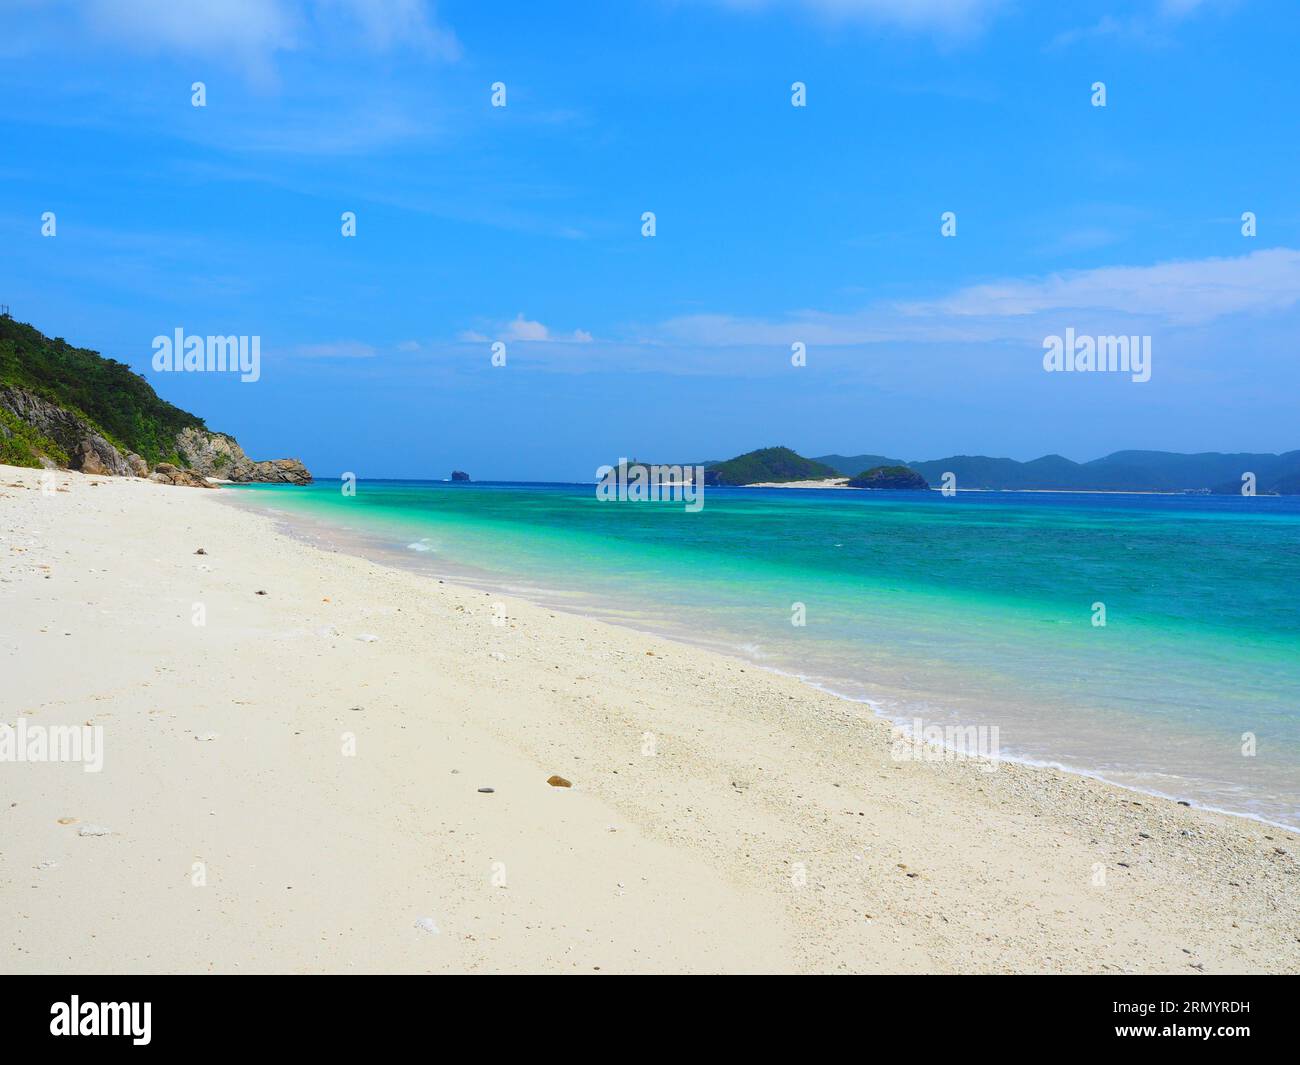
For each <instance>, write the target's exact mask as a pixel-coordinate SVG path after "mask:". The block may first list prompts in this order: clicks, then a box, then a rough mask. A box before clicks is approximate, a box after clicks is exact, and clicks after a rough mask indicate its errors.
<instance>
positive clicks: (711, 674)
mask: <svg viewBox="0 0 1300 1065" xmlns="http://www.w3.org/2000/svg"><path fill="white" fill-rule="evenodd" d="M38 476H39V474H38V471H27V470H15V469H12V468H8V467H6V468H4V469H2V470H0V522H3V529H4V533H5V550H4V551H3V553H0V566H2V567H3V568H2V569H0V578H3V579H4V582H5V583H0V595H2V596H4V597H5V598H6V599H12V600H13V601H14V603H15V605H16V606H17V608H18V609H15V610H8V609H7V610H6V611H5V612H4V617H3V619H0V625H2V626H3V628H4V630H5V631H4V635H5V637H6V640H5V643H7V644H11V646H12V647H13V651H12V654H13V656H14V657H13V659H12V660H11V661H9V662H8V663H7V666H8V669H7V671H6V672H7V673H10V674H11V675H13V676H14V677H15V684H14V689H13V691H12V692H10V693H9V695H8V696H7V697H6V698H5V700H4V706H3V714H2V715H0V720H4V721H6V722H12V721H13V720H14V717H15V715H17V714H19V712H20V711H21V712H22V714H23V716H27V717H29V719H32V720H36V721H43V722H46V723H56V722H57V723H60V724H63V723H74V722H75V723H80V722H81V721H82V720H90V721H95V722H96V723H103V724H104V726H105V736H106V751H107V753H106V760H105V768H104V770H103V772H102V773H100V774H82V773H81V771H80V769H79V768H78V767H71V766H40V767H24V769H23V771H22V773H17V772H14V770H16V768H17V767H15V766H11V765H0V771H3V772H4V776H3V777H0V779H3V781H4V783H5V791H6V794H5V796H4V797H5V798H6V800H8V801H7V802H6V804H5V806H6V813H5V816H7V817H8V818H9V819H10V820H9V827H8V828H7V830H6V836H7V839H9V840H11V841H12V843H11V845H8V846H7V847H6V849H5V851H4V853H3V854H0V895H3V897H4V899H5V901H6V904H7V905H9V907H10V909H11V910H13V911H16V912H17V913H18V916H19V920H18V922H17V923H16V925H15V928H14V931H13V933H12V935H11V936H10V937H9V938H10V940H11V942H10V943H9V944H8V948H9V949H6V951H5V959H6V960H5V961H4V963H3V967H4V968H5V970H6V971H23V972H28V971H67V972H86V971H185V970H187V969H191V970H197V971H208V970H211V971H390V970H392V971H465V970H470V971H478V970H485V971H486V970H490V971H584V970H585V971H592V970H593V969H595V968H597V967H599V968H600V969H601V971H610V970H613V971H651V972H662V971H711V972H713V971H783V972H784V971H822V972H824V971H881V972H906V971H941V972H1008V971H1033V972H1058V971H1059V972H1095V971H1142V972H1151V971H1160V972H1188V973H1194V972H1200V971H1205V972H1222V971H1233V972H1243V971H1288V972H1295V971H1300V945H1298V944H1297V943H1296V937H1295V934H1294V929H1293V928H1292V927H1291V924H1292V921H1291V916H1290V915H1291V914H1293V913H1294V912H1296V909H1297V908H1298V907H1300V887H1298V886H1297V883H1296V881H1297V880H1298V879H1300V878H1297V876H1296V875H1295V864H1296V858H1295V851H1296V847H1297V844H1296V839H1295V833H1294V832H1291V831H1288V830H1285V829H1273V828H1272V827H1271V826H1270V825H1268V824H1267V823H1265V822H1260V821H1254V820H1249V819H1246V818H1244V817H1240V816H1236V815H1226V814H1216V813H1213V812H1210V811H1207V810H1204V809H1201V808H1192V807H1182V806H1179V805H1177V804H1176V803H1175V802H1172V801H1168V800H1163V799H1160V798H1156V797H1149V796H1146V795H1143V794H1141V793H1138V792H1135V791H1132V790H1128V789H1125V788H1122V787H1120V786H1118V785H1111V784H1108V783H1104V782H1102V781H1099V780H1096V779H1093V778H1090V777H1086V776H1082V775H1079V774H1074V773H1066V772H1061V771H1057V770H1053V769H1048V768H1042V767H1035V766H1031V765H1026V764H1023V763H1015V762H1000V763H999V764H998V767H997V769H996V771H995V772H992V773H986V772H983V771H981V769H980V768H979V767H978V766H977V765H975V764H973V763H972V762H970V761H967V760H944V761H939V762H928V761H904V762H896V761H893V760H892V758H891V756H890V747H889V743H890V735H891V729H890V725H889V723H888V722H887V721H886V720H885V719H884V718H882V717H880V716H877V715H876V714H875V713H874V712H872V711H869V710H867V709H866V708H865V706H859V705H857V704H854V703H851V702H848V701H846V700H844V699H841V698H840V697H838V696H834V695H831V694H828V693H826V692H822V691H818V690H817V689H815V688H812V687H810V685H808V684H806V683H804V682H802V681H799V680H797V679H794V678H790V677H785V676H783V675H782V674H780V673H779V672H777V671H774V670H770V669H767V668H765V667H762V666H755V665H754V664H752V663H749V662H747V661H745V660H743V659H738V658H735V657H727V656H724V655H721V654H718V653H716V652H713V651H706V650H702V649H700V648H698V647H695V646H693V645H690V644H686V643H681V642H675V641H673V640H670V639H668V638H664V637H660V636H655V635H647V634H642V633H639V632H637V631H635V630H632V629H629V628H626V627H622V626H618V625H613V624H609V623H606V622H603V621H598V620H592V619H586V618H582V617H580V616H576V615H567V614H564V613H562V612H559V611H557V610H554V609H552V608H548V607H545V606H540V605H536V604H533V603H529V602H526V601H524V600H520V599H516V598H513V597H509V596H504V595H499V594H496V593H491V592H488V593H484V592H481V591H475V590H472V589H469V588H466V587H462V586H458V585H455V584H450V583H448V584H442V583H439V582H438V580H437V579H436V578H429V577H423V576H420V575H417V574H415V573H413V572H411V571H409V570H398V569H393V568H391V567H389V566H386V565H381V564H378V563H375V562H373V561H371V560H368V559H365V558H361V557H356V556H351V555H347V554H344V553H342V552H333V551H329V550H326V549H322V548H319V547H315V546H312V545H309V544H306V543H304V542H301V541H299V540H297V539H293V538H290V537H289V536H287V535H285V534H284V533H281V532H279V531H277V530H276V529H275V528H274V526H275V519H274V518H273V517H272V516H270V515H265V514H260V515H259V514H257V513H255V512H249V511H248V510H247V509H246V508H244V507H241V506H221V507H215V506H213V505H212V501H211V498H210V496H211V493H206V492H202V493H200V492H193V493H191V492H186V491H184V490H180V489H173V488H170V487H163V486H159V485H152V484H148V483H145V482H129V481H125V480H123V481H117V482H115V481H114V480H113V479H109V478H94V477H82V476H81V475H77V474H68V473H65V472H62V471H60V472H59V473H58V474H57V475H56V477H57V480H58V483H59V484H60V485H61V486H63V487H66V491H61V492H59V493H58V494H56V495H53V496H43V495H42V494H41V493H40V492H39V491H38V490H36V489H35V485H36V481H37V478H38ZM16 483H22V484H24V485H25V487H24V488H14V487H13V485H14V484H16ZM205 499H206V500H207V502H203V500H205ZM198 547H205V548H206V551H207V557H203V556H199V557H195V555H194V552H195V550H196V549H197V548H198ZM24 556H25V557H24ZM37 559H39V561H36V560H37ZM41 566H45V567H47V568H46V569H44V570H42V569H41V568H40V567H41ZM258 590H265V591H266V592H267V593H268V594H267V595H265V596H258V595H255V594H254V593H255V592H257V591H258ZM200 600H201V601H202V602H204V603H205V604H206V606H207V623H206V626H205V627H204V628H202V629H199V628H195V627H194V626H192V625H191V624H190V611H191V607H192V606H193V604H194V603H195V602H197V601H200ZM497 603H502V604H503V605H504V616H505V623H504V624H502V625H495V624H493V621H494V619H495V618H497V617H498V616H499V615H500V612H499V611H497V610H496V609H495V608H496V604H497ZM101 616H106V617H107V618H108V621H109V623H108V624H103V625H100V624H97V623H96V619H97V618H99V617H101ZM42 629H44V630H45V631H42ZM56 630H57V632H56ZM65 631H66V632H67V633H69V634H70V635H68V636H64V635H63V633H64V632H65ZM370 636H374V637H376V638H375V639H374V640H369V639H363V637H370ZM74 659H75V660H76V661H77V662H78V664H79V668H78V670H77V671H75V674H74V675H71V676H69V675H68V674H67V672H66V671H62V672H61V663H64V662H67V661H69V660H74ZM55 676H58V677H60V680H59V690H60V698H58V699H56V700H51V696H50V689H51V678H52V677H55ZM340 730H343V731H345V732H354V733H355V734H356V739H357V743H358V754H357V756H356V757H354V758H349V757H346V756H342V755H340V752H339V750H338V740H339V735H340ZM210 734H212V735H213V736H214V738H213V739H211V740H208V739H206V738H205V737H207V736H208V735H210ZM647 736H649V737H651V738H652V740H653V743H651V746H653V747H654V748H655V749H654V751H653V753H651V754H646V753H644V749H645V747H646V745H647V743H649V742H650V741H647V739H646V737H647ZM196 741H199V742H196ZM376 753H377V754H378V755H379V757H375V756H374V755H375V754H376ZM367 755H369V757H367ZM552 773H554V774H559V775H562V776H564V777H565V778H567V779H569V780H571V781H572V782H573V784H574V787H573V788H572V789H562V788H554V787H550V786H548V785H547V784H546V778H547V776H548V775H550V774H552ZM487 785H491V786H494V787H495V789H496V792H495V794H491V793H490V794H486V795H485V794H482V793H479V792H478V790H477V789H478V788H479V787H481V786H487ZM15 803H16V805H13V804H15ZM66 817H75V818H77V822H76V824H73V825H68V826H61V825H59V824H58V821H59V819H60V818H66ZM87 823H94V824H95V825H101V826H106V827H108V828H109V829H110V830H111V834H110V835H108V836H107V837H104V838H87V837H78V835H77V834H76V833H77V830H78V829H77V826H78V825H86V824H87ZM610 829H613V831H610ZM200 860H201V861H203V862H204V863H205V864H206V866H207V867H208V868H209V870H210V877H209V881H208V886H206V887H205V888H203V889H202V890H200V889H199V888H198V887H196V886H193V885H192V884H191V883H190V875H191V865H192V864H193V863H194V862H196V861H200ZM46 862H54V863H56V864H54V865H52V866H49V865H45V864H44V863H46ZM494 863H496V864H500V865H502V866H503V869H505V870H508V871H509V872H508V876H507V875H506V873H505V872H502V874H501V875H502V876H503V877H505V878H506V884H504V885H501V886H498V885H496V884H494V882H493V877H494V875H495V873H494V867H495V866H494ZM340 869H348V870H355V875H350V876H342V877H340V875H339V870H340ZM160 870H163V871H161V872H160ZM1099 870H1100V872H1099ZM914 873H915V874H916V875H915V876H913V874H914ZM1099 875H1100V877H1101V880H1102V883H1101V884H1098V883H1096V880H1097V877H1098V876H1099ZM293 889H297V894H294V892H293ZM633 915H635V916H633ZM424 916H431V917H432V918H434V919H435V921H436V925H437V928H438V929H439V931H438V932H437V934H431V933H430V932H429V931H428V930H427V929H426V928H422V927H416V922H417V921H419V920H420V919H421V918H422V917H424ZM236 928H237V929H242V931H237V932H236V931H232V929H236Z"/></svg>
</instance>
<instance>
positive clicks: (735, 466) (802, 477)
mask: <svg viewBox="0 0 1300 1065" xmlns="http://www.w3.org/2000/svg"><path fill="white" fill-rule="evenodd" d="M843 476H844V475H843V474H842V473H840V471H839V470H837V469H834V468H832V467H831V466H828V465H826V464H824V463H822V462H819V461H817V460H816V459H806V458H804V457H803V456H802V455H799V454H796V453H795V452H793V451H791V450H790V449H789V448H788V447H765V448H760V449H759V450H758V451H750V452H747V453H746V454H744V455H737V456H736V457H735V458H734V459H728V460H727V461H726V462H715V463H709V464H705V466H704V483H705V484H706V485H747V484H756V483H758V482H760V481H771V482H780V481H814V480H819V479H824V478H828V477H832V478H834V477H843Z"/></svg>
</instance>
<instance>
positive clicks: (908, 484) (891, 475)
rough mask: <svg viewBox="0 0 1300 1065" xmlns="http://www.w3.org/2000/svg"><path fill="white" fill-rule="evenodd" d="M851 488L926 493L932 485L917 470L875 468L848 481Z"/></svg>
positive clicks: (904, 467)
mask: <svg viewBox="0 0 1300 1065" xmlns="http://www.w3.org/2000/svg"><path fill="white" fill-rule="evenodd" d="M848 486H849V487H850V488H876V489H885V488H888V489H895V490H899V489H903V490H907V491H925V490H926V489H927V488H929V487H930V484H929V482H928V481H926V479H925V478H924V477H922V476H921V475H920V474H919V473H917V472H916V471H915V470H909V469H908V468H907V467H906V466H873V467H872V468H871V469H869V470H865V471H863V472H862V473H859V474H857V475H855V476H853V477H850V478H849V480H848Z"/></svg>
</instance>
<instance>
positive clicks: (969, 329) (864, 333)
mask: <svg viewBox="0 0 1300 1065" xmlns="http://www.w3.org/2000/svg"><path fill="white" fill-rule="evenodd" d="M1297 302H1300V251H1296V250H1294V249H1291V248H1272V249H1267V250H1264V251H1258V252H1254V253H1252V254H1250V255H1242V256H1237V257H1235V258H1212V259H1191V260H1181V261H1174V262H1166V263H1157V264H1154V265H1150V266H1108V267H1099V268H1097V269H1092V270H1078V271H1069V272H1064V273H1057V274H1051V275H1048V276H1046V277H1036V278H1007V279H1001V280H996V281H989V282H984V283H980V284H975V285H967V286H964V287H962V288H959V289H956V290H954V291H953V292H951V293H949V294H948V295H945V296H940V297H936V298H932V299H925V300H910V301H888V302H883V301H882V302H879V303H875V304H872V305H870V306H867V307H865V308H863V309H861V310H859V311H856V312H851V313H844V314H829V313H826V312H822V311H816V310H801V311H794V312H790V313H788V314H786V315H783V316H779V317H774V318H747V317H739V316H733V315H728V314H697V315H688V316H684V317H679V318H674V319H670V320H668V321H666V322H664V323H663V324H662V325H661V326H660V327H659V330H658V334H659V336H660V337H661V338H664V339H667V340H670V341H672V342H673V343H679V344H696V345H723V346H725V345H732V344H735V345H747V344H765V345H774V344H789V343H790V342H791V341H792V340H802V341H804V342H805V343H819V344H871V343H882V342H890V341H939V342H975V341H990V340H998V339H1008V338H1012V337H1019V336H1026V335H1031V334H1032V333H1033V332H1034V331H1036V330H1039V329H1041V328H1042V321H1043V319H1045V318H1046V317H1047V316H1053V317H1054V318H1060V317H1061V316H1075V318H1076V319H1078V320H1080V321H1082V320H1084V319H1085V318H1086V319H1089V320H1097V319H1099V318H1103V317H1105V316H1110V319H1111V320H1113V321H1114V322H1115V329H1116V330H1119V329H1121V328H1122V326H1123V323H1125V322H1128V321H1130V320H1142V321H1145V322H1146V323H1147V324H1148V327H1153V326H1160V325H1163V326H1189V325H1201V324H1205V323H1208V322H1212V321H1215V320H1218V319H1221V318H1225V317H1228V316H1231V315H1239V314H1267V313H1272V312H1279V311H1285V310H1289V309H1291V308H1294V307H1295V306H1296V304H1297Z"/></svg>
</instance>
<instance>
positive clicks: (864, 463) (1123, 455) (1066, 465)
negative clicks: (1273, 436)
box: [814, 451, 1300, 495]
mask: <svg viewBox="0 0 1300 1065" xmlns="http://www.w3.org/2000/svg"><path fill="white" fill-rule="evenodd" d="M814 461H817V462H821V463H824V464H826V465H828V466H833V467H835V469H837V470H839V471H840V472H841V473H842V474H844V475H846V476H849V477H853V476H856V475H857V474H859V473H861V472H863V471H865V470H868V469H872V468H874V467H878V466H907V467H909V468H910V469H913V470H915V471H916V472H917V473H919V474H920V475H921V476H923V477H924V478H925V479H926V480H927V481H929V482H930V483H931V484H937V483H942V481H943V477H944V474H946V473H951V474H952V475H953V477H955V478H956V487H957V488H959V489H965V488H976V489H983V490H986V491H1017V490H1018V491H1044V492H1051V491H1057V492H1189V493H1199V494H1211V493H1212V494H1216V495H1240V494H1241V485H1242V475H1243V474H1246V473H1253V474H1254V475H1255V480H1256V485H1255V491H1256V492H1257V493H1258V494H1260V495H1270V494H1271V495H1296V494H1300V451H1288V452H1286V453H1284V454H1281V455H1272V454H1259V453H1239V454H1223V453H1221V452H1217V451H1207V452H1201V453H1199V454H1195V455H1182V454H1177V453H1175V452H1170V451H1116V452H1114V453H1113V454H1110V455H1107V456H1105V457H1104V458H1099V459H1093V460H1092V461H1091V462H1073V461H1071V460H1070V459H1067V458H1065V457H1063V456H1061V455H1044V456H1043V457H1042V458H1038V459H1033V460H1032V461H1030V462H1017V461H1016V460H1015V459H1007V458H989V457H988V456H985V455H953V456H950V457H948V458H943V459H929V460H924V461H911V462H903V461H901V460H899V459H894V458H889V457H888V456H885V455H853V456H845V455H823V456H821V457H820V458H818V459H816V460H814Z"/></svg>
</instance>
